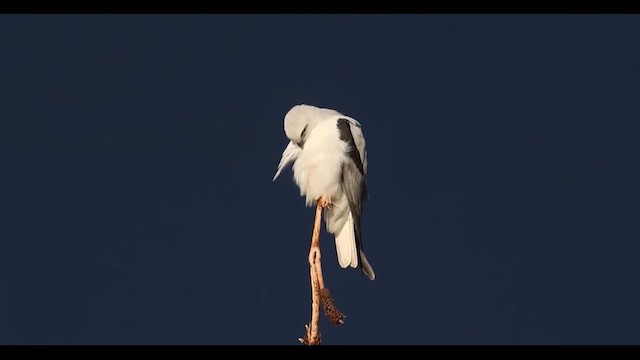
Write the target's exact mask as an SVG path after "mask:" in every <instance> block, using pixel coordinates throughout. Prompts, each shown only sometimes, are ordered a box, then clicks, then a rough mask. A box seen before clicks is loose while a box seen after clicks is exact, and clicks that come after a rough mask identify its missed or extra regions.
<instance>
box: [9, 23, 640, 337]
mask: <svg viewBox="0 0 640 360" xmlns="http://www.w3.org/2000/svg"><path fill="white" fill-rule="evenodd" d="M639 33H640V16H638V15H495V16H492V15H313V16H311V15H217V16H216V15H69V16H66V15H28V16H19V15H4V16H0V54H1V55H0V99H1V105H2V106H0V119H1V120H2V121H1V124H2V131H1V135H0V136H1V137H2V139H3V140H2V148H3V151H2V153H3V156H2V157H3V161H2V169H3V171H2V174H3V176H2V178H3V180H4V181H3V183H4V185H3V190H4V191H3V194H4V195H3V196H2V198H3V204H4V206H3V208H4V212H5V213H4V215H3V216H2V221H1V222H0V224H1V229H2V234H3V235H2V237H1V238H0V260H1V261H0V266H1V267H0V344H296V343H297V341H296V339H297V338H298V337H300V336H302V335H303V333H304V329H303V326H304V324H305V323H306V322H308V321H309V317H310V290H309V278H308V277H309V274H308V266H307V263H306V259H307V251H308V248H309V240H310V234H311V226H312V222H313V210H312V209H309V208H305V207H304V200H303V199H302V198H301V197H299V191H298V189H297V188H296V186H295V184H294V183H293V181H292V173H291V171H289V170H288V171H285V172H284V173H283V176H282V177H281V178H280V179H278V181H276V182H274V183H272V182H271V178H272V177H273V174H274V172H275V169H276V165H277V163H278V161H279V159H280V154H281V152H282V150H283V148H284V147H285V145H286V143H287V140H286V138H285V135H284V132H283V117H284V114H285V113H286V112H287V111H288V110H289V108H290V107H291V106H293V105H295V104H299V103H308V104H313V105H317V106H321V107H329V108H334V109H337V110H339V111H341V112H343V113H345V114H347V115H350V116H353V117H355V118H356V119H358V120H359V121H360V122H361V123H362V125H363V127H364V131H365V136H366V137H367V146H368V152H369V177H368V184H369V192H370V195H371V199H370V201H369V202H368V203H367V204H366V206H365V209H364V218H363V233H364V246H365V249H366V251H367V255H368V258H369V260H370V262H371V263H372V265H373V267H374V269H375V270H376V275H377V278H376V280H375V281H374V282H371V281H369V280H368V279H366V278H365V277H364V276H363V275H362V274H361V273H360V272H359V271H357V270H352V269H341V268H339V266H338V264H337V260H336V257H335V247H334V244H333V239H332V238H330V237H328V236H326V235H323V238H322V241H321V244H322V249H323V267H324V273H325V280H326V282H327V286H328V287H329V288H330V289H331V292H332V294H333V296H334V298H335V301H336V304H337V305H338V307H339V308H340V309H341V310H342V311H343V312H344V313H346V315H347V319H346V324H345V325H344V326H342V327H333V326H331V325H330V324H329V323H328V321H326V319H325V318H322V319H321V331H322V332H323V335H324V336H323V340H324V343H325V344H629V343H635V344H638V343H639V339H640V307H639V306H638V304H640V266H639V261H638V259H640V243H639V239H640V227H639V223H640V172H639V171H638V155H639V154H640V146H639V144H638V141H637V138H638V130H639V127H638V125H637V124H638V121H639V119H640V105H639V104H640V101H639V99H640V85H639V84H640V66H639V64H640V47H639V46H638V34H639Z"/></svg>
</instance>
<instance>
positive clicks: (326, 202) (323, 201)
mask: <svg viewBox="0 0 640 360" xmlns="http://www.w3.org/2000/svg"><path fill="white" fill-rule="evenodd" d="M317 201H318V203H319V204H320V206H321V207H323V208H326V207H329V206H331V204H332V202H331V197H329V196H328V195H322V196H320V197H319V198H318V200H317Z"/></svg>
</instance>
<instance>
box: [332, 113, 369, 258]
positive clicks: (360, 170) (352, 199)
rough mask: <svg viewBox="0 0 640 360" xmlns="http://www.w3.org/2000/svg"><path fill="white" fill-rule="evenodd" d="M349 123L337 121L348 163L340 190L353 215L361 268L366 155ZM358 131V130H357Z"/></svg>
mask: <svg viewBox="0 0 640 360" xmlns="http://www.w3.org/2000/svg"><path fill="white" fill-rule="evenodd" d="M356 124H357V122H356ZM356 124H353V123H352V122H351V121H349V120H348V119H345V118H340V119H338V131H339V133H340V139H341V140H342V141H344V142H345V143H346V145H347V156H348V157H349V160H348V161H345V162H344V164H343V165H342V190H343V191H344V193H345V195H346V197H347V201H348V202H349V208H350V209H351V214H352V215H353V221H354V228H355V229H354V230H355V235H356V248H357V249H358V264H360V265H361V266H362V260H361V250H362V237H361V230H360V216H361V214H362V202H363V201H364V200H366V199H367V197H368V193H367V185H366V181H365V174H366V172H365V164H366V161H363V157H364V159H365V160H366V153H365V152H364V137H362V132H361V131H360V132H359V134H358V135H360V136H359V137H360V139H361V141H360V142H361V144H362V146H361V147H360V148H358V146H357V144H356V142H355V139H354V136H353V134H352V132H351V130H352V129H353V126H357V127H359V126H358V125H359V124H358V125H356ZM358 130H359V129H358Z"/></svg>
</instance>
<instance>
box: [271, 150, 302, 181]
mask: <svg viewBox="0 0 640 360" xmlns="http://www.w3.org/2000/svg"><path fill="white" fill-rule="evenodd" d="M301 152H302V148H300V147H299V146H298V145H296V144H294V143H293V142H292V141H289V144H288V145H287V147H286V148H285V149H284V151H283V152H282V158H281V159H280V163H279V164H278V170H277V171H276V174H275V175H274V176H273V179H272V180H271V181H275V180H276V179H277V178H278V176H279V175H280V173H281V172H282V170H284V168H286V167H287V165H289V164H290V163H291V162H293V161H295V160H296V159H297V158H298V156H300V153H301Z"/></svg>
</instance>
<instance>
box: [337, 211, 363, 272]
mask: <svg viewBox="0 0 640 360" xmlns="http://www.w3.org/2000/svg"><path fill="white" fill-rule="evenodd" d="M336 252H337V253H338V264H340V266H341V267H343V268H346V267H347V266H351V267H357V266H358V252H357V250H356V233H355V230H354V228H353V217H352V216H351V211H347V221H345V223H344V225H343V226H342V229H341V230H340V232H339V233H338V234H336Z"/></svg>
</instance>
